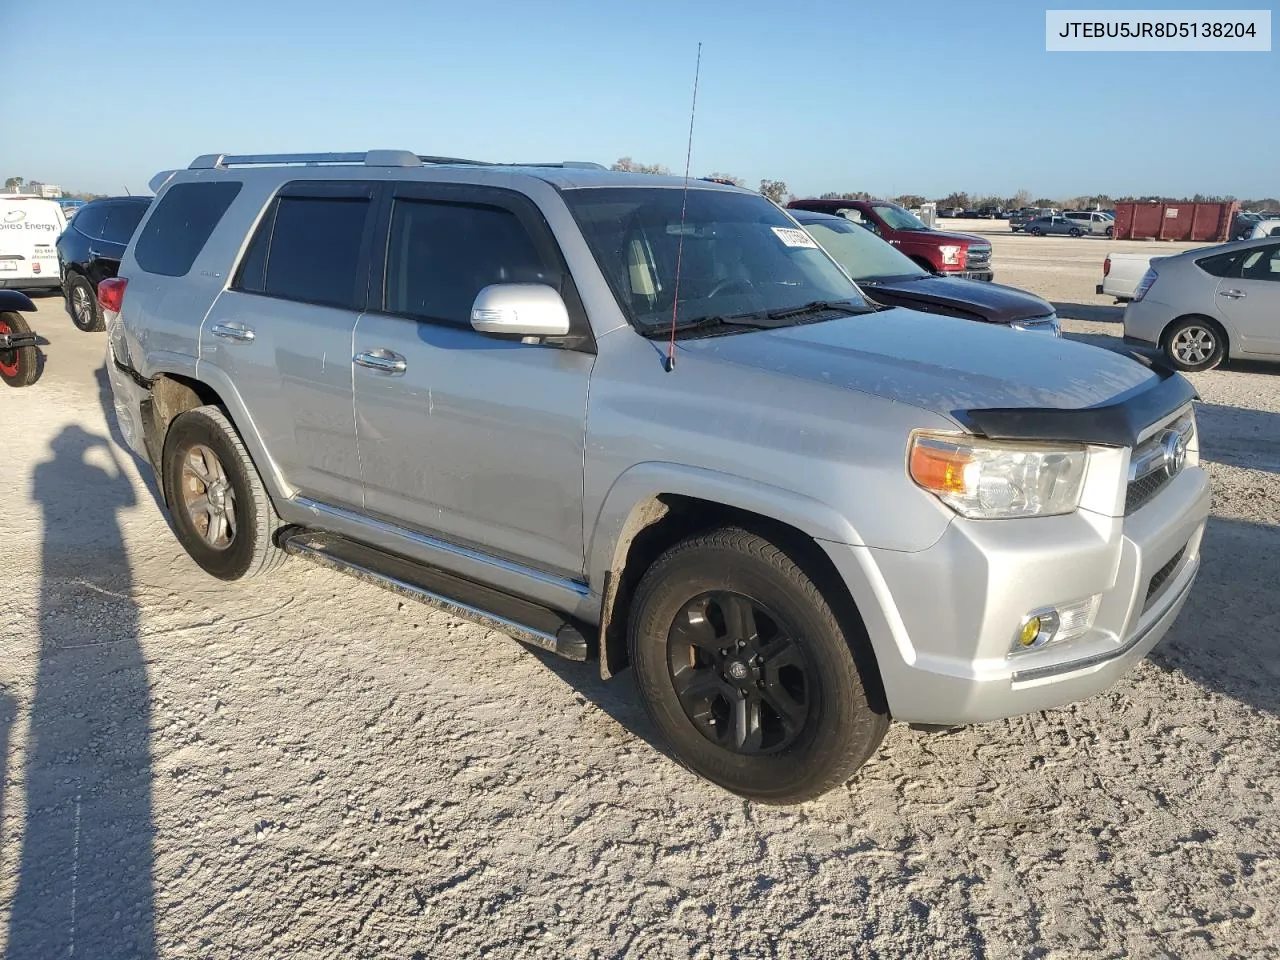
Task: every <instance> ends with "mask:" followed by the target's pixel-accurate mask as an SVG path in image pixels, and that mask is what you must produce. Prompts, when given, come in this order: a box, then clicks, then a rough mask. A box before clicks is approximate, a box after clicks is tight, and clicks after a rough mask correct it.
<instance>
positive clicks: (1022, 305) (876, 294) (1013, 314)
mask: <svg viewBox="0 0 1280 960" xmlns="http://www.w3.org/2000/svg"><path fill="white" fill-rule="evenodd" d="M862 285H863V286H865V287H866V288H867V292H868V293H869V294H870V295H871V297H872V298H873V299H875V300H879V301H880V302H881V303H888V304H889V305H890V306H895V307H913V308H917V309H920V310H923V311H925V312H926V313H957V314H964V315H966V316H971V317H980V318H981V319H983V320H986V321H987V322H989V323H1005V324H1008V323H1015V322H1017V321H1019V320H1030V319H1031V318H1032V317H1044V316H1048V315H1049V314H1051V313H1053V304H1051V303H1049V302H1048V301H1046V300H1041V299H1040V298H1039V297H1037V296H1035V295H1034V294H1030V293H1026V292H1025V291H1023V290H1018V289H1016V288H1014V287H1007V286H1005V285H1004V284H1002V283H984V282H982V281H980V280H966V279H964V278H962V277H920V278H919V279H909V278H902V279H896V280H884V281H874V280H873V281H862Z"/></svg>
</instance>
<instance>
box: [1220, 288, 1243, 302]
mask: <svg viewBox="0 0 1280 960" xmlns="http://www.w3.org/2000/svg"><path fill="white" fill-rule="evenodd" d="M1218 296H1220V297H1226V298H1227V299H1228V300H1243V299H1244V298H1245V296H1246V294H1245V292H1244V291H1243V290H1219V291H1218Z"/></svg>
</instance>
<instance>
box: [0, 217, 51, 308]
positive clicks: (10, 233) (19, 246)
mask: <svg viewBox="0 0 1280 960" xmlns="http://www.w3.org/2000/svg"><path fill="white" fill-rule="evenodd" d="M66 224H67V222H66V220H65V218H64V217H63V216H62V209H61V208H60V207H59V206H58V205H57V204H56V203H54V202H53V201H52V200H39V199H34V198H19V199H13V200H0V287H5V286H21V287H40V286H51V287H56V286H58V285H59V283H60V276H59V272H58V251H57V246H56V245H57V242H58V235H59V234H61V233H62V231H63V228H65V227H66Z"/></svg>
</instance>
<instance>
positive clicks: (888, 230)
mask: <svg viewBox="0 0 1280 960" xmlns="http://www.w3.org/2000/svg"><path fill="white" fill-rule="evenodd" d="M787 206H788V207H793V208H795V209H797V210H813V211H816V212H818V213H834V214H837V215H838V216H842V217H845V218H847V219H849V220H853V221H854V222H855V223H861V224H862V225H863V226H864V227H867V228H868V229H870V230H871V232H872V233H874V234H876V235H877V236H879V237H881V238H883V239H885V240H887V241H889V243H891V244H893V245H894V246H895V247H897V248H898V249H899V250H901V251H902V252H903V253H905V254H906V255H907V256H908V257H910V258H911V259H912V260H914V261H915V262H916V263H918V264H919V265H920V266H922V267H923V268H924V269H926V270H928V271H930V272H931V273H938V274H942V275H944V276H948V277H968V278H970V279H972V280H993V279H995V273H994V272H993V271H992V269H991V241H989V240H987V239H986V238H985V237H979V236H975V235H974V234H972V233H945V232H943V231H942V230H930V229H929V228H928V227H927V226H925V225H924V223H923V222H921V220H920V219H919V218H918V217H916V215H915V214H913V213H912V212H911V211H910V210H907V209H906V208H904V207H900V206H898V205H897V204H896V203H889V202H888V201H887V200H792V201H791V202H790V203H789V204H787Z"/></svg>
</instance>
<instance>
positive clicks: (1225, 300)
mask: <svg viewBox="0 0 1280 960" xmlns="http://www.w3.org/2000/svg"><path fill="white" fill-rule="evenodd" d="M1216 300H1217V304H1218V309H1219V310H1221V311H1222V313H1223V315H1225V316H1226V317H1227V319H1229V320H1230V321H1231V325H1232V326H1233V327H1234V328H1235V331H1236V335H1237V336H1238V337H1239V340H1240V348H1241V349H1242V350H1244V351H1245V352H1247V353H1258V354H1265V355H1268V356H1280V243H1268V244H1264V245H1263V246H1260V247H1256V248H1255V249H1253V250H1250V251H1249V252H1247V253H1246V254H1245V255H1244V256H1243V257H1241V258H1240V260H1239V262H1238V263H1237V264H1236V265H1235V267H1234V268H1233V269H1232V270H1231V274H1230V275H1228V276H1226V277H1223V278H1221V279H1220V280H1219V281H1218V291H1217V297H1216Z"/></svg>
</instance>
